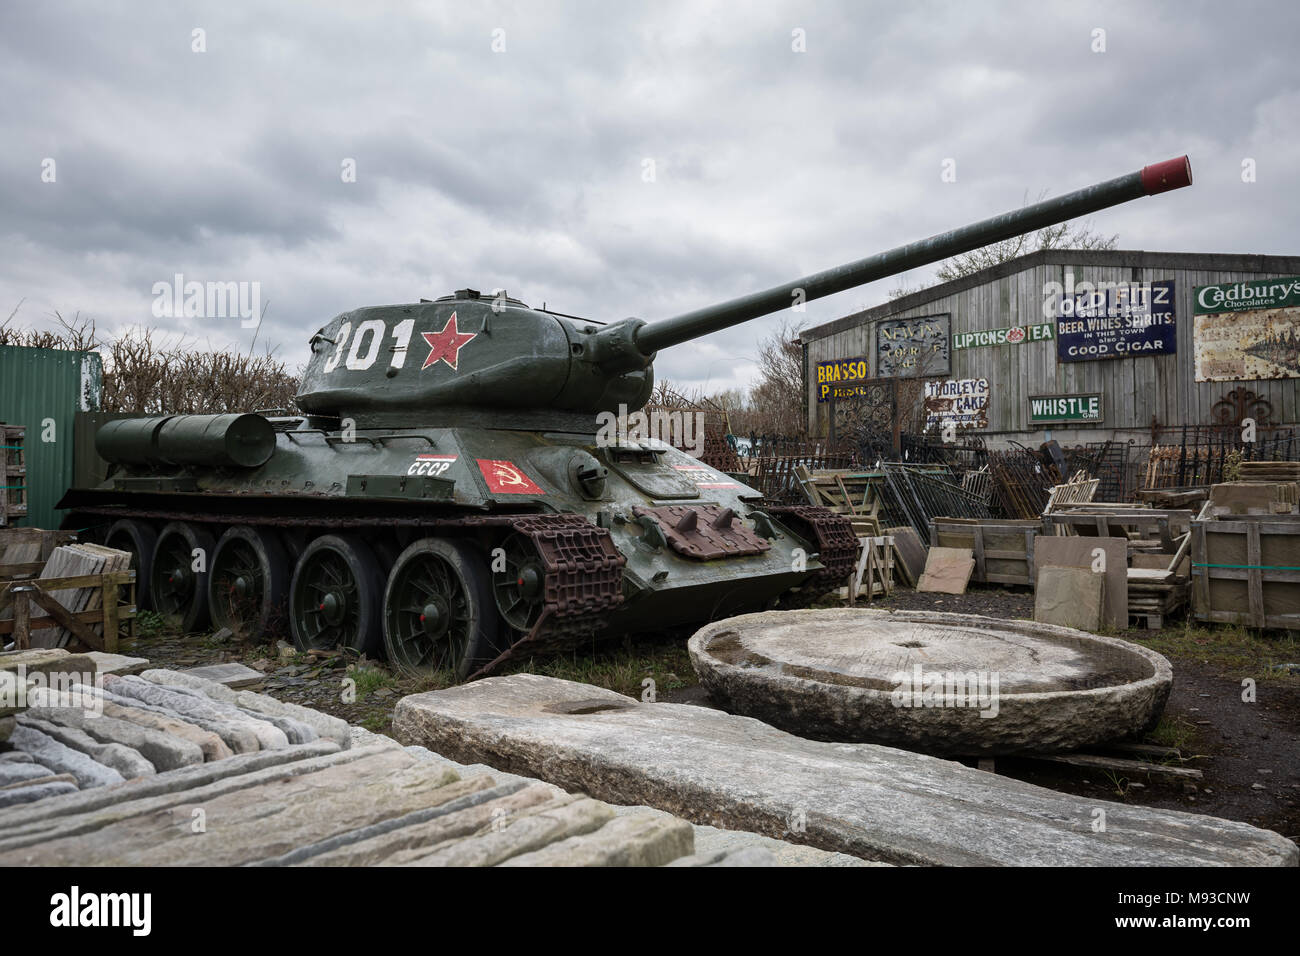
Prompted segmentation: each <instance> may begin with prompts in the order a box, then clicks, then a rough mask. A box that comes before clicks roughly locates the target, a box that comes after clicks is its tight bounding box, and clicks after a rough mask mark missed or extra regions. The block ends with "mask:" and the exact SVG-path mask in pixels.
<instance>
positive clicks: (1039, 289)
mask: <svg viewBox="0 0 1300 956" xmlns="http://www.w3.org/2000/svg"><path fill="white" fill-rule="evenodd" d="M1157 255H1158V254H1149V253H1137V254H1133V256H1134V259H1135V261H1141V260H1142V259H1143V258H1145V259H1151V258H1152V257H1154V256H1157ZM1107 256H1109V257H1115V258H1117V259H1118V258H1122V257H1123V256H1125V253H1121V252H1114V253H1090V254H1088V255H1087V256H1086V258H1089V259H1097V258H1104V257H1107ZM1052 258H1059V253H1058V254H1056V255H1044V254H1041V253H1040V254H1036V255H1033V256H1026V257H1024V260H1026V261H1025V267H1024V268H1020V269H1018V270H1015V271H1011V272H1010V274H1006V275H993V276H992V277H991V278H989V279H988V281H984V282H980V283H979V284H976V285H973V286H972V285H970V283H969V282H963V281H962V280H958V281H956V282H951V283H946V284H945V285H943V286H936V287H935V289H934V290H933V291H934V292H936V293H939V294H937V295H935V296H934V297H933V298H928V297H927V295H926V293H927V292H931V291H932V290H924V291H923V292H921V293H917V294H914V295H912V296H908V297H906V298H904V299H900V300H898V305H900V306H906V308H901V309H899V310H898V311H893V312H891V311H889V310H888V307H880V308H877V309H872V310H868V311H867V312H865V313H861V316H862V320H861V321H860V322H850V321H849V320H847V319H846V320H840V321H838V322H835V323H828V324H827V325H826V326H821V327H820V329H812V330H809V331H807V332H805V333H804V336H803V340H804V343H805V345H806V350H807V362H808V365H807V369H806V372H807V377H808V414H809V427H810V429H811V430H812V431H813V433H814V434H824V433H825V428H826V418H827V411H828V409H829V408H830V406H829V404H818V402H817V381H816V366H817V363H818V362H825V361H834V360H840V359H848V358H853V357H857V356H865V357H867V359H868V361H869V362H870V366H871V371H872V374H873V375H875V374H876V355H875V326H876V324H877V323H878V322H880V321H882V320H884V319H887V318H910V317H919V316H927V315H941V314H943V313H949V314H950V315H951V316H952V332H953V333H954V334H955V333H958V332H972V331H985V330H990V329H1001V328H1007V327H1010V326H1016V325H1032V324H1036V323H1042V322H1048V321H1050V322H1052V323H1053V324H1054V323H1055V317H1054V316H1053V317H1051V318H1049V317H1048V316H1046V315H1045V314H1044V303H1045V302H1047V300H1048V299H1047V295H1046V293H1045V292H1044V288H1045V286H1046V284H1047V283H1048V282H1053V281H1054V282H1058V283H1061V284H1062V285H1064V284H1065V276H1066V273H1067V272H1071V273H1073V276H1074V285H1075V286H1078V284H1079V283H1081V282H1092V283H1099V282H1125V283H1128V282H1154V281H1160V280H1167V279H1173V280H1174V298H1175V310H1176V311H1175V317H1176V322H1177V333H1176V335H1177V352H1176V354H1174V355H1155V356H1147V357H1142V358H1125V359H1106V360H1101V361H1089V362H1059V361H1058V360H1057V342H1056V340H1055V338H1053V339H1052V340H1051V341H1045V342H1026V343H1022V344H1018V345H992V346H984V347H978V348H969V349H959V350H953V351H952V373H951V375H949V376H948V377H949V378H953V379H962V378H986V379H988V381H989V387H990V398H989V410H988V421H989V424H988V428H987V429H980V430H979V433H980V434H983V435H985V436H988V437H995V436H999V435H1002V436H1005V437H1007V438H1023V437H1024V436H1025V435H1028V436H1029V437H1030V438H1034V437H1037V438H1040V439H1041V437H1042V436H1043V428H1042V426H1041V425H1040V426H1038V427H1037V428H1036V429H1035V430H1034V431H1032V432H1030V431H1029V429H1030V425H1029V421H1028V419H1029V397H1030V396H1031V395H1051V394H1057V393H1086V392H1100V393H1101V394H1102V403H1103V406H1102V408H1103V416H1104V418H1103V421H1102V422H1101V423H1100V425H1092V426H1090V425H1083V424H1080V425H1069V426H1063V425H1057V426H1049V428H1050V430H1051V433H1052V437H1055V438H1057V439H1059V440H1062V441H1067V440H1071V441H1079V440H1091V439H1095V438H1103V437H1110V433H1111V432H1114V431H1115V430H1133V431H1140V432H1143V433H1148V432H1149V429H1150V426H1151V422H1152V419H1153V418H1156V419H1158V420H1159V422H1160V424H1161V425H1162V426H1164V427H1166V428H1168V427H1176V426H1181V425H1184V424H1187V425H1193V424H1209V423H1210V422H1211V420H1212V419H1211V411H1210V410H1211V406H1213V405H1214V403H1215V402H1217V401H1218V400H1219V399H1221V398H1223V397H1224V396H1226V395H1227V394H1228V393H1229V392H1230V391H1232V390H1233V389H1234V388H1236V387H1237V386H1238V385H1244V386H1245V387H1247V388H1249V389H1250V390H1251V391H1253V392H1255V393H1257V394H1258V395H1260V396H1261V397H1262V398H1264V399H1267V400H1268V401H1269V402H1271V403H1272V407H1273V421H1274V422H1275V423H1296V422H1300V379H1298V378H1290V379H1268V380H1251V381H1245V382H1197V381H1196V380H1195V379H1196V372H1195V361H1194V354H1193V344H1192V306H1193V303H1192V289H1193V288H1194V287H1195V286H1201V285H1210V284H1215V283H1221V282H1236V281H1240V280H1244V279H1261V278H1276V277H1279V276H1285V275H1297V274H1300V268H1297V269H1296V270H1295V271H1289V272H1288V271H1283V272H1258V271H1233V270H1224V269H1219V270H1204V269H1199V270H1198V269H1178V268H1161V267H1140V266H1136V265H1121V264H1116V265H1098V264H1086V265H1077V264H1074V265H1072V264H1068V263H1065V262H1055V263H1053V262H1051V261H1042V260H1044V259H1048V260H1050V259H1052ZM1168 258H1170V259H1178V258H1185V259H1189V260H1191V259H1204V258H1206V257H1197V256H1193V255H1190V254H1188V255H1182V254H1170V255H1169V256H1168ZM1218 258H1220V259H1232V258H1236V257H1230V256H1222V257H1218ZM1240 258H1242V259H1245V258H1247V257H1240ZM1035 260H1038V261H1036V262H1035ZM1285 264H1287V265H1297V266H1300V261H1297V262H1295V263H1289V262H1288V263H1285ZM1012 265H1013V264H1012ZM997 271H1003V270H999V269H990V270H986V272H989V273H996V272H997ZM963 285H967V286H970V287H968V288H960V287H961V286H963ZM947 287H954V288H955V291H953V292H952V293H950V294H946V295H945V294H942V293H943V292H944V290H945V288H947ZM851 318H853V317H850V319H851ZM826 333H829V334H826ZM1102 433H1104V434H1102Z"/></svg>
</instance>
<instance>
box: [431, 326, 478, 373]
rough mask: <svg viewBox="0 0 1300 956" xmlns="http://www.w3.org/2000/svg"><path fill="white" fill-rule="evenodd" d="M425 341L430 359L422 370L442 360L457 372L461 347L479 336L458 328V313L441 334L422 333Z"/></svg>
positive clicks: (443, 328)
mask: <svg viewBox="0 0 1300 956" xmlns="http://www.w3.org/2000/svg"><path fill="white" fill-rule="evenodd" d="M420 334H421V335H423V336H424V341H426V342H428V343H429V357H428V358H427V359H425V360H424V364H423V365H421V366H420V370H421V371H423V370H424V369H426V368H428V367H429V366H430V365H432V364H433V363H434V362H436V361H438V360H439V359H442V361H444V362H446V363H447V364H448V365H450V366H451V370H452V371H453V372H454V371H456V361H457V355H458V354H459V353H460V350H461V347H462V346H463V345H465V344H466V343H468V342H469V340H470V339H472V338H474V336H476V335H478V333H477V332H462V331H460V330H459V329H457V328H456V313H455V312H453V313H452V314H451V318H449V319H448V320H447V324H446V325H444V326H443V327H442V331H441V332H421V333H420Z"/></svg>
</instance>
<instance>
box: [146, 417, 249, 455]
mask: <svg viewBox="0 0 1300 956" xmlns="http://www.w3.org/2000/svg"><path fill="white" fill-rule="evenodd" d="M274 452H275V429H274V428H272V427H271V423H270V422H268V421H267V420H266V419H265V418H263V417H262V416H261V415H247V414H245V415H239V414H230V415H177V416H175V417H174V418H169V419H167V421H166V422H164V423H163V426H162V428H160V429H159V430H158V456H159V458H160V459H161V460H162V461H166V462H168V463H170V464H173V465H207V466H209V467H222V466H234V467H236V468H256V467H257V466H258V465H264V464H266V462H267V461H268V460H270V458H271V455H272V454H274Z"/></svg>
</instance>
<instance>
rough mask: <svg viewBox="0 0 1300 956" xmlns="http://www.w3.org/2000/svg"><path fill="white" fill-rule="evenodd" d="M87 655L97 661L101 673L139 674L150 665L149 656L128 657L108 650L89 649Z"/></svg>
mask: <svg viewBox="0 0 1300 956" xmlns="http://www.w3.org/2000/svg"><path fill="white" fill-rule="evenodd" d="M86 656H87V657H89V658H90V659H91V660H93V661H94V662H95V666H96V667H97V668H98V669H99V673H101V674H118V675H122V674H138V673H140V672H141V671H143V670H146V669H147V668H148V667H149V659H148V658H147V657H128V656H127V655H125V654H110V653H108V652H107V651H88V652H87V653H86Z"/></svg>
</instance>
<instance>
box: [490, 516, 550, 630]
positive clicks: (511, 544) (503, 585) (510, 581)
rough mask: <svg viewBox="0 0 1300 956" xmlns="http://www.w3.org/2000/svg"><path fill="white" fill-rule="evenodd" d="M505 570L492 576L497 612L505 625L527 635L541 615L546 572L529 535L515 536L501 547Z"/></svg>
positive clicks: (509, 538) (507, 539)
mask: <svg viewBox="0 0 1300 956" xmlns="http://www.w3.org/2000/svg"><path fill="white" fill-rule="evenodd" d="M501 550H502V551H503V552H504V554H505V565H506V567H505V571H503V572H501V573H499V574H494V575H492V590H493V593H494V595H495V596H496V602H497V609H498V610H499V611H500V612H501V616H502V617H503V618H504V619H505V622H506V623H507V624H509V625H510V626H511V627H513V628H514V629H515V630H517V631H522V632H523V633H525V634H527V633H528V632H529V631H531V630H532V629H533V625H534V624H536V623H537V619H538V618H539V617H541V616H542V609H543V607H544V603H543V599H544V598H545V596H546V595H545V593H544V579H545V577H546V569H545V568H544V567H543V566H542V559H541V557H540V556H539V555H538V553H537V548H536V547H534V546H533V542H532V540H531V539H529V538H528V537H527V536H526V535H522V534H512V535H511V536H510V537H508V538H506V540H505V542H504V543H503V544H502V546H501Z"/></svg>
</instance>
